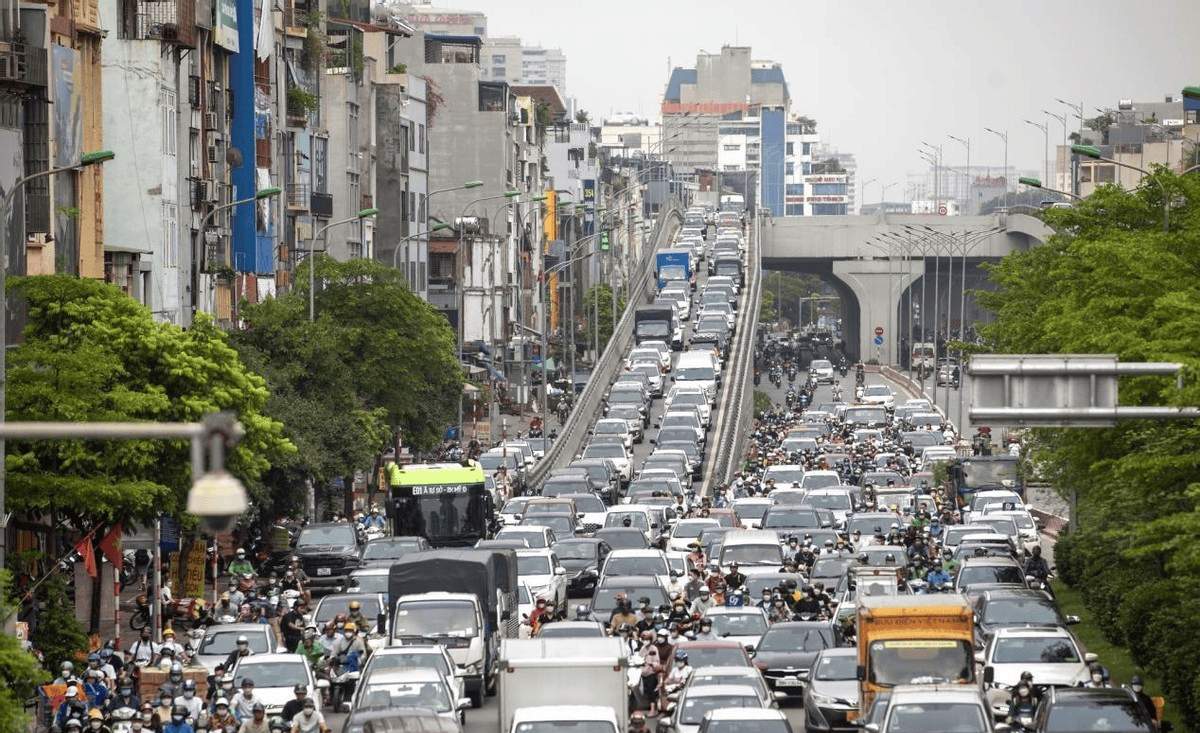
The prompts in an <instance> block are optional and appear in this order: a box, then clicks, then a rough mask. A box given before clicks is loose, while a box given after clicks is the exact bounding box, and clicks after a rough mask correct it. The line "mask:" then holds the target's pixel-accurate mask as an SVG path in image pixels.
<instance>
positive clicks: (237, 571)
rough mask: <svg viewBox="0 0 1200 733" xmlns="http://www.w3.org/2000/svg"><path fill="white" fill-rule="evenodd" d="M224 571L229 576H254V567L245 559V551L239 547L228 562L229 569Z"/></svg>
mask: <svg viewBox="0 0 1200 733" xmlns="http://www.w3.org/2000/svg"><path fill="white" fill-rule="evenodd" d="M226 569H227V570H228V572H229V574H230V575H245V574H247V573H249V574H250V575H253V574H254V565H253V564H251V562H250V560H249V559H248V558H247V557H246V551H245V550H244V549H242V548H241V547H239V548H238V549H237V552H236V553H234V558H233V560H230V561H229V567H228V568H226Z"/></svg>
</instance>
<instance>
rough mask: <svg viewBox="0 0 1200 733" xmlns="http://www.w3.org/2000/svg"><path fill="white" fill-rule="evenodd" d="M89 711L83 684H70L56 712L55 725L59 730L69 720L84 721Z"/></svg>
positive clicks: (62, 728) (63, 727)
mask: <svg viewBox="0 0 1200 733" xmlns="http://www.w3.org/2000/svg"><path fill="white" fill-rule="evenodd" d="M87 712H88V703H87V699H86V698H85V697H84V696H83V694H82V685H69V686H68V687H67V691H66V693H65V695H64V699H63V701H62V703H61V704H59V706H58V711H57V712H56V713H55V714H54V726H55V728H56V729H57V730H64V729H65V727H66V723H67V721H68V720H79V721H82V720H83V718H84V717H85V716H86V715H87Z"/></svg>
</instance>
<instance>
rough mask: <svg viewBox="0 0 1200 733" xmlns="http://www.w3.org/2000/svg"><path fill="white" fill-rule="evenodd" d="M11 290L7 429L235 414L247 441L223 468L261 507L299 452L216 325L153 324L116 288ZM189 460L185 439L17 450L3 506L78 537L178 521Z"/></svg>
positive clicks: (46, 283)
mask: <svg viewBox="0 0 1200 733" xmlns="http://www.w3.org/2000/svg"><path fill="white" fill-rule="evenodd" d="M14 287H15V289H16V292H17V293H18V294H19V295H20V296H22V297H23V298H24V300H25V302H26V304H27V306H28V325H27V326H26V327H25V330H24V339H25V340H24V343H22V344H21V345H20V346H18V347H17V348H16V349H14V350H13V352H12V354H11V355H10V357H9V369H8V394H7V417H8V419H9V420H11V421H36V420H48V421H70V422H96V421H132V422H137V421H160V422H198V421H201V420H203V418H204V416H205V415H206V414H208V413H211V412H217V411H223V410H224V411H233V412H235V413H237V416H238V419H239V420H240V421H241V423H242V425H243V427H244V428H245V437H244V438H243V439H242V441H241V442H240V443H239V444H238V446H237V448H236V449H234V450H233V451H231V452H230V453H229V455H228V456H227V460H226V465H227V467H228V468H229V470H230V471H232V472H233V473H234V474H235V475H237V476H239V478H241V479H242V481H243V482H245V484H246V486H247V488H248V490H249V491H250V493H251V495H252V496H253V497H254V498H255V499H262V498H264V492H263V486H262V483H261V481H260V479H261V476H262V474H263V472H265V471H266V470H267V468H268V467H269V466H270V465H271V463H272V462H273V461H275V460H277V459H279V458H280V457H282V456H285V455H287V454H288V453H289V452H290V451H293V450H294V447H293V446H292V445H291V444H290V443H288V442H287V440H285V439H284V438H283V437H282V429H283V426H282V425H281V424H280V423H278V422H276V421H274V420H272V419H270V418H268V417H266V416H265V415H264V414H263V413H262V407H263V405H264V404H265V402H266V399H267V391H266V389H265V387H264V386H263V381H262V379H261V378H260V377H258V376H256V375H254V374H252V373H250V372H248V371H246V369H245V367H244V366H243V365H242V363H241V362H240V361H239V360H238V357H237V352H236V351H234V349H233V348H232V347H230V345H229V340H228V337H227V336H226V334H225V333H224V332H223V331H220V330H219V329H217V328H215V327H214V326H213V324H212V321H211V320H210V319H209V318H207V317H205V316H203V315H201V316H199V317H198V318H197V319H196V322H195V323H194V324H193V325H192V328H191V329H189V330H186V331H185V330H183V329H181V328H179V327H178V326H174V325H171V324H164V323H156V322H155V321H154V319H153V317H152V316H151V313H150V310H149V309H148V308H146V307H145V306H143V305H141V304H139V303H138V302H137V301H135V300H133V299H132V298H130V297H129V296H127V295H125V294H124V293H122V292H121V291H120V290H119V289H118V288H116V287H113V286H111V285H106V284H104V283H101V282H98V281H96V280H89V279H83V278H74V277H70V276H67V275H41V276H37V277H28V278H21V279H19V280H18V281H17V282H16V284H15V286H14ZM190 461H191V456H190V446H189V443H188V441H184V440H131V441H81V440H55V441H46V440H41V441H23V440H17V441H10V442H9V443H8V456H7V468H8V476H7V481H8V494H7V497H6V502H7V508H8V510H10V511H13V512H17V513H26V514H34V515H39V516H44V517H50V518H51V523H52V524H57V522H58V521H65V522H67V523H68V524H69V525H70V526H72V527H73V528H74V529H76V530H77V531H80V532H85V531H90V530H92V529H96V528H97V527H108V526H111V525H112V524H115V523H116V522H126V523H128V522H130V521H131V520H132V521H139V522H147V521H150V520H151V519H153V518H154V517H155V516H156V515H157V514H158V513H159V512H160V511H161V512H168V513H172V514H175V515H177V516H178V515H181V514H182V508H183V506H184V505H185V502H186V496H187V492H188V490H189V488H190V486H191V465H190ZM103 531H104V530H102V529H101V530H98V536H103Z"/></svg>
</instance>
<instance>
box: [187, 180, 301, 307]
mask: <svg viewBox="0 0 1200 733" xmlns="http://www.w3.org/2000/svg"><path fill="white" fill-rule="evenodd" d="M282 191H283V189H281V188H279V187H278V186H272V187H270V188H264V189H261V190H259V191H257V192H255V194H254V195H253V196H248V197H246V198H244V199H238V200H237V201H230V202H229V203H227V204H221V205H220V206H215V207H213V208H211V209H209V210H208V213H207V214H205V215H204V218H203V219H201V220H200V228H199V229H198V230H197V232H198V234H197V235H196V241H195V244H194V245H193V251H192V293H193V295H192V299H193V304H195V303H197V302H198V298H199V292H200V269H201V259H202V258H201V256H200V255H201V251H202V250H201V243H202V242H203V239H204V233H205V232H206V231H208V223H209V222H210V221H212V218H213V217H214V216H215V215H216V214H217V212H220V211H224V210H226V209H232V208H233V207H235V206H237V205H238V204H248V203H250V202H251V201H261V200H263V199H268V198H272V197H274V196H278V195H279V194H280V193H281V192H282ZM193 310H195V305H193Z"/></svg>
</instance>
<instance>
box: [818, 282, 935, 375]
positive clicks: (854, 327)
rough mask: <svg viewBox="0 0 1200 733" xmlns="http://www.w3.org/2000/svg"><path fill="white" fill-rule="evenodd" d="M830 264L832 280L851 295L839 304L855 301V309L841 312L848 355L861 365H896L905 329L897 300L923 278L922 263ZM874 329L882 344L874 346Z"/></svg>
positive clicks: (844, 309) (845, 309)
mask: <svg viewBox="0 0 1200 733" xmlns="http://www.w3.org/2000/svg"><path fill="white" fill-rule="evenodd" d="M832 264H833V272H832V274H833V277H834V278H835V279H837V280H839V281H840V282H841V283H842V284H843V285H844V286H845V287H846V288H849V290H850V292H851V293H853V294H854V298H853V299H848V298H843V299H842V303H843V304H844V305H845V304H847V303H848V301H849V302H855V301H856V305H857V308H845V307H844V308H843V323H842V333H843V334H844V335H845V339H846V350H847V353H848V355H849V356H851V357H857V358H859V359H862V360H863V361H864V362H865V361H869V360H871V359H877V360H878V361H880V362H881V363H883V364H892V363H896V358H897V348H898V345H899V344H900V341H901V337H902V336H904V334H902V333H901V331H902V330H903V329H904V327H905V324H904V323H901V321H900V299H901V298H902V297H903V295H904V293H905V291H907V290H908V288H909V286H910V285H912V284H913V283H914V282H916V281H918V280H920V279H921V278H922V277H924V275H925V260H923V259H911V260H904V259H892V260H888V259H854V260H834V261H833V263H832ZM876 328H882V329H883V336H882V339H883V343H882V344H876V343H875V341H876V337H875V329H876ZM855 350H857V351H855Z"/></svg>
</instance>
